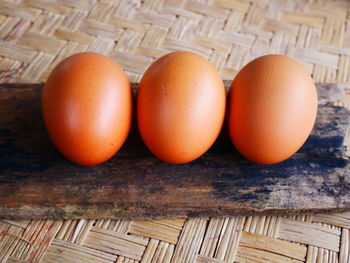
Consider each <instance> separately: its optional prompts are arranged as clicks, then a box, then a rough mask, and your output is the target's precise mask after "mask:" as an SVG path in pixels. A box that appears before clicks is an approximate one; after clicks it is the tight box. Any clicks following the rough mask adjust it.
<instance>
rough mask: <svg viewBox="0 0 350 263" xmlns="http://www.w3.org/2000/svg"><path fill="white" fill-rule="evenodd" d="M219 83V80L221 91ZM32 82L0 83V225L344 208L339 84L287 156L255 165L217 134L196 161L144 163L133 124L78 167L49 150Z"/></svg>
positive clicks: (347, 177) (349, 179)
mask: <svg viewBox="0 0 350 263" xmlns="http://www.w3.org/2000/svg"><path fill="white" fill-rule="evenodd" d="M227 84H228V83H226V85H227ZM41 90H42V84H32V85H26V84H17V85H14V84H0V218H3V219H13V218H16V219H28V218H67V219H72V218H82V217H85V218H131V217H132V218H156V217H195V216H222V215H256V214H267V213H268V214H270V215H271V214H288V213H291V212H293V213H306V212H324V211H332V212H335V211H344V210H350V162H349V158H348V156H346V153H349V151H347V150H346V145H345V142H346V141H347V142H349V139H345V135H346V133H347V132H348V134H349V123H350V120H349V119H350V111H349V110H348V109H347V108H346V107H343V106H341V105H342V104H341V103H339V101H340V100H341V99H342V98H343V97H346V96H348V94H349V93H350V92H349V90H350V87H349V86H341V85H338V86H336V85H328V86H327V85H319V86H318V93H319V113H318V118H317V123H316V126H315V129H314V131H313V132H312V134H311V136H310V138H309V139H308V141H307V142H306V144H305V145H304V146H303V147H302V149H301V150H300V151H299V152H298V153H297V154H295V155H294V156H293V157H292V158H290V159H288V160H287V161H285V162H282V163H280V164H276V165H257V164H253V163H251V162H249V161H247V160H245V159H244V158H243V157H241V156H240V155H239V154H238V153H237V152H236V151H235V150H234V147H233V146H232V143H231V142H230V140H229V138H228V136H227V132H225V129H224V131H223V132H222V134H221V135H220V137H219V139H218V140H217V142H216V143H215V145H214V146H213V147H212V148H211V149H210V151H209V152H208V153H206V154H205V155H204V156H202V157H201V158H199V159H198V160H196V161H194V162H191V163H188V164H183V165H170V164H167V163H164V162H162V161H160V160H158V159H156V158H155V157H154V156H152V155H151V154H150V153H149V151H148V150H147V148H146V147H145V146H144V144H143V143H142V140H141V139H140V136H139V135H138V133H137V131H136V128H135V127H134V128H133V130H132V132H131V134H130V136H129V138H128V140H127V142H126V144H125V145H124V146H123V148H122V150H121V151H120V152H119V153H118V154H117V155H116V156H114V157H113V158H112V159H111V160H109V161H108V162H106V163H104V164H102V165H98V166H94V167H83V166H78V165H75V164H73V163H71V162H69V161H68V160H66V159H65V158H64V157H63V156H61V154H60V153H59V152H58V151H57V150H56V149H55V147H54V146H53V144H52V143H51V141H50V139H49V137H48V135H47V133H46V131H45V128H44V126H43V122H42V117H41V111H40V94H41Z"/></svg>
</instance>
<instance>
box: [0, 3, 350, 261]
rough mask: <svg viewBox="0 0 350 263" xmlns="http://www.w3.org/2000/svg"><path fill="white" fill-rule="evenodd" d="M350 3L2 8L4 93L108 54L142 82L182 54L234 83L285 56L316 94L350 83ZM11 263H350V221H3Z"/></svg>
mask: <svg viewBox="0 0 350 263" xmlns="http://www.w3.org/2000/svg"><path fill="white" fill-rule="evenodd" d="M349 17H350V1H346V0H344V1H325V0H320V1H312V0H311V1H292V0H290V1H279V0H272V1H265V0H259V1H258V0H256V1H250V2H249V1H242V0H209V1H206V0H203V1H202V0H200V1H183V0H167V1H164V0H153V1H150V0H144V1H138V0H131V1H122V0H120V1H118V0H103V1H95V0H74V1H68V0H50V1H45V0H12V1H4V0H0V82H42V81H45V80H46V78H47V76H48V74H49V73H50V71H51V70H52V68H53V67H54V66H55V65H56V64H57V63H58V62H59V61H60V60H62V59H63V58H64V57H66V56H68V55H70V54H73V53H76V52H79V51H87V50H89V51H96V52H100V53H104V54H106V55H109V56H111V57H112V58H114V59H115V60H116V61H118V63H120V64H121V65H122V66H123V68H124V69H125V70H126V72H127V74H128V76H129V78H130V80H131V81H138V80H139V78H140V76H141V75H142V73H143V72H144V71H145V69H146V68H147V67H148V66H149V65H150V63H152V61H153V60H154V59H155V58H157V57H159V56H161V55H163V54H165V53H168V52H170V51H173V50H190V51H194V52H197V53H200V54H201V55H203V56H204V57H206V58H208V59H209V60H210V61H211V62H212V63H213V64H214V65H215V66H216V67H217V68H218V70H219V71H220V73H221V75H222V77H223V78H224V79H232V78H233V77H234V75H235V74H236V72H237V71H238V70H239V69H240V68H241V67H242V65H244V64H245V63H246V62H247V61H249V60H251V59H252V58H254V57H257V56H260V55H263V54H266V53H282V54H287V55H289V56H292V57H295V58H296V59H298V60H299V61H302V62H303V63H304V65H305V66H306V67H307V68H308V70H309V71H310V72H311V73H312V75H313V77H314V79H315V81H316V82H346V83H349V82H350V22H349ZM0 261H1V262H39V261H42V262H79V263H80V262H81V263H82V262H103V263H107V262H120V263H122V262H125V263H126V262H130V263H131V262H197V263H199V262H201V263H205V262H216V263H219V262H221V263H224V262H315V263H316V262H342V263H349V262H350V213H342V214H333V215H323V214H318V215H303V216H293V217H278V216H263V217H227V218H201V219H161V220H143V221H140V220H138V221H136V220H131V221H126V220H114V219H111V220H84V219H81V220H45V221H44V220H31V221H0Z"/></svg>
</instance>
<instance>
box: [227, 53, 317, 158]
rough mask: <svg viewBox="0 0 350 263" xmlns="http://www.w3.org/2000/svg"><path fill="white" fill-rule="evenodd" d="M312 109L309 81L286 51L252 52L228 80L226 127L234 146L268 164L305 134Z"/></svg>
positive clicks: (300, 142)
mask: <svg viewBox="0 0 350 263" xmlns="http://www.w3.org/2000/svg"><path fill="white" fill-rule="evenodd" d="M316 114H317V92H316V87H315V84H314V82H313V80H312V78H311V76H310V74H309V73H308V72H307V70H306V69H305V68H304V67H303V66H302V65H301V64H299V63H298V62H297V61H295V60H294V59H291V58H289V57H287V56H283V55H267V56H263V57H260V58H257V59H255V60H253V61H251V62H250V63H249V64H247V65H246V66H245V67H243V68H242V70H241V71H240V72H239V73H238V74H237V76H236V77H235V79H234V81H233V82H232V85H231V89H230V94H229V107H228V126H229V133H230V136H231V139H232V141H233V144H234V145H235V147H236V148H237V149H238V151H239V152H240V153H241V154H242V155H244V156H245V157H246V158H247V159H249V160H251V161H253V162H256V163H261V164H273V163H278V162H281V161H283V160H285V159H287V158H289V157H290V156H292V155H293V154H294V153H295V152H297V151H298V150H299V148H300V147H301V146H302V145H303V144H304V142H305V141H306V139H307V138H308V136H309V134H310V132H311V130H312V128H313V125H314V123H315V119H316Z"/></svg>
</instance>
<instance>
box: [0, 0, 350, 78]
mask: <svg viewBox="0 0 350 263" xmlns="http://www.w3.org/2000/svg"><path fill="white" fill-rule="evenodd" d="M119 2H120V3H119ZM309 2H310V3H307V1H293V0H288V1H281V0H273V1H267V0H256V1H250V2H249V1H243V0H199V1H185V0H166V1H165V0H145V1H141V0H131V1H118V0H102V1H98V2H97V1H96V0H74V1H67V0H50V1H45V0H11V1H9V2H7V1H4V0H0V7H1V8H0V39H1V41H0V70H1V72H0V80H1V81H3V82H9V81H10V82H38V81H40V82H41V81H45V80H46V78H47V76H48V74H49V73H50V72H51V70H52V69H53V67H54V66H55V65H56V64H57V63H58V62H59V61H60V60H62V59H63V58H65V57H67V56H68V55H70V54H73V53H76V52H79V51H96V52H100V53H104V54H106V55H109V56H111V57H112V58H114V59H115V60H116V61H117V62H118V63H120V64H121V66H123V68H124V69H125V70H126V71H127V73H128V76H129V78H130V80H131V81H134V82H137V81H138V80H139V78H140V76H141V74H142V73H143V72H144V71H145V69H146V68H147V67H148V66H149V65H150V64H151V62H152V61H153V60H154V59H155V58H157V57H159V56H161V55H163V54H166V53H168V52H170V51H174V50H190V51H194V52H197V53H199V54H201V55H203V56H204V57H206V58H208V59H209V60H210V61H211V62H212V63H213V64H214V65H215V66H216V67H217V68H218V70H219V71H220V73H221V75H222V77H223V78H224V79H232V78H233V76H234V75H235V74H236V72H237V71H238V70H239V69H240V68H241V67H242V66H243V65H244V64H245V63H247V62H248V61H250V60H251V59H253V58H255V57H257V56H261V55H263V54H267V53H282V54H286V55H289V56H291V57H295V58H296V59H298V60H300V61H302V62H303V63H304V64H305V65H306V67H307V68H308V69H309V70H310V72H312V74H313V77H314V79H315V81H316V82H350V74H349V73H350V72H349V71H350V49H349V48H350V27H349V21H348V17H349V9H350V2H349V1H346V0H344V1H324V0H319V1H316V0H315V1H313V0H310V1H309Z"/></svg>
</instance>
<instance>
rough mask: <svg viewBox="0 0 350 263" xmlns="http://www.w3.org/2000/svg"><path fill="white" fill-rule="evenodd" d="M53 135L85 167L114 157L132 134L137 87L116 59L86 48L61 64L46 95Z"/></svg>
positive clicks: (65, 152) (45, 107)
mask: <svg viewBox="0 0 350 263" xmlns="http://www.w3.org/2000/svg"><path fill="white" fill-rule="evenodd" d="M42 111H43V117H44V121H45V125H46V128H47V130H48V133H49V135H50V137H51V139H52V141H53V143H54V144H55V146H56V147H57V148H58V150H59V151H60V152H61V153H62V154H63V155H64V156H65V157H66V158H68V159H69V160H71V161H73V162H75V163H77V164H81V165H96V164H99V163H102V162H104V161H106V160H108V159H109V158H111V157H112V156H113V155H114V154H115V153H116V152H117V151H118V150H119V149H120V148H121V146H122V145H123V143H124V141H125V139H126V138H127V136H128V133H129V130H130V127H131V119H132V91H131V87H130V83H129V80H128V78H127V76H126V75H125V73H124V71H123V70H122V68H121V67H120V66H119V65H118V64H117V63H116V62H114V61H113V60H112V59H110V58H108V57H106V56H104V55H101V54H97V53H92V52H84V53H78V54H75V55H72V56H70V57H68V58H66V59H64V60H63V61H62V62H60V63H59V64H58V65H57V66H56V67H55V68H54V70H53V71H52V73H51V74H50V76H49V78H48V80H47V82H46V84H45V87H44V89H43V93H42Z"/></svg>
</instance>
